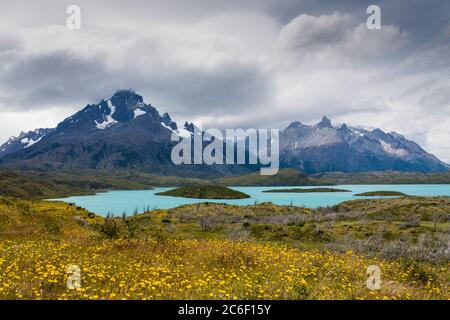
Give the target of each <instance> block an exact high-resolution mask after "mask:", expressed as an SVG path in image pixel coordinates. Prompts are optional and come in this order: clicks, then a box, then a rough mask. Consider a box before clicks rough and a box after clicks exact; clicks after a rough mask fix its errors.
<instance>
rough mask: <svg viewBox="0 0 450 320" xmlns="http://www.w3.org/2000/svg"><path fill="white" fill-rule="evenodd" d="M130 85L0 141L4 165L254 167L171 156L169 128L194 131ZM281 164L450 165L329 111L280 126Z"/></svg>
mask: <svg viewBox="0 0 450 320" xmlns="http://www.w3.org/2000/svg"><path fill="white" fill-rule="evenodd" d="M194 127H195V125H194V124H193V123H188V122H187V121H186V122H185V123H184V125H183V126H182V127H179V126H178V125H177V123H176V122H174V121H172V119H171V117H170V115H169V114H168V113H164V114H163V115H161V114H160V113H159V112H158V110H157V109H156V108H155V107H153V106H152V105H151V104H146V103H145V102H144V99H143V98H142V96H141V95H139V94H137V93H136V92H135V91H133V90H132V89H127V90H119V91H117V92H116V93H114V95H113V96H112V97H111V98H109V99H102V100H101V101H100V102H99V103H97V104H88V105H86V106H85V107H84V108H83V109H81V110H80V111H78V112H76V113H74V114H73V115H72V116H70V117H68V118H66V119H64V120H63V121H61V122H60V123H59V124H58V125H57V126H56V127H55V128H50V129H37V130H35V131H30V132H27V133H21V134H20V135H19V136H18V137H15V138H11V139H10V140H8V141H7V142H6V143H5V144H3V145H2V146H0V165H1V166H5V167H7V168H10V169H32V170H35V169H37V170H59V169H62V170H67V169H69V170H72V169H102V170H105V169H106V170H113V169H133V170H144V171H148V172H155V173H157V174H181V175H188V174H191V173H193V174H194V175H195V176H197V175H199V174H201V175H202V174H204V175H206V176H208V175H211V176H213V177H218V176H227V175H240V174H249V173H251V172H254V171H255V170H257V169H258V167H257V166H245V165H212V166H208V165H182V166H175V165H174V164H173V163H172V162H171V150H172V148H173V146H174V144H175V143H174V142H173V141H171V135H172V134H173V133H175V134H176V135H178V136H179V137H189V136H192V135H193V132H194ZM280 167H281V168H294V169H296V170H298V171H301V172H303V173H306V174H318V173H324V172H368V171H385V170H395V171H405V172H445V171H449V168H450V167H449V166H448V165H447V164H445V163H443V162H442V161H440V160H439V159H438V158H436V157H435V156H433V155H432V154H429V153H427V152H426V151H425V150H424V149H422V148H421V147H420V146H419V145H418V144H417V143H415V142H413V141H410V140H408V139H406V138H405V137H404V136H402V135H400V134H398V133H395V132H390V133H386V132H384V131H382V130H381V129H362V128H357V127H352V126H348V125H347V124H345V123H344V124H342V125H340V126H333V124H332V122H331V120H330V119H329V118H327V117H326V116H324V117H323V118H322V119H321V121H320V122H318V123H316V124H312V125H307V124H303V123H302V122H300V121H293V122H291V123H290V124H289V125H288V126H287V127H286V128H285V129H284V130H282V131H281V132H280Z"/></svg>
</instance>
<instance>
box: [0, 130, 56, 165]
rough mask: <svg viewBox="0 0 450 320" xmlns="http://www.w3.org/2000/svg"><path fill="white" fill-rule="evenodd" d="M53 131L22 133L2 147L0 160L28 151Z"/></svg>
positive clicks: (0, 147) (0, 148)
mask: <svg viewBox="0 0 450 320" xmlns="http://www.w3.org/2000/svg"><path fill="white" fill-rule="evenodd" d="M52 131H53V129H44V128H40V129H36V130H34V131H29V132H26V133H25V132H21V133H20V134H19V136H17V137H11V138H10V139H9V140H8V141H6V142H5V143H4V144H2V145H1V146H0V158H2V157H5V156H7V155H8V154H12V153H14V152H17V151H20V150H23V149H27V148H29V147H31V146H32V145H34V144H35V143H38V142H39V141H41V140H42V138H44V137H45V136H46V135H48V134H49V133H50V132H52Z"/></svg>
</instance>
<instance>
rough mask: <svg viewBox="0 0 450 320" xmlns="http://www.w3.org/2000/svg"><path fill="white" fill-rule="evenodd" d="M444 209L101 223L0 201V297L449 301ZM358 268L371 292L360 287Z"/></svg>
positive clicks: (74, 213)
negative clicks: (377, 283) (374, 282)
mask: <svg viewBox="0 0 450 320" xmlns="http://www.w3.org/2000/svg"><path fill="white" fill-rule="evenodd" d="M449 208H450V198H449V197H402V198H390V199H364V200H354V201H348V202H345V203H343V204H341V205H338V206H334V207H326V208H318V209H309V208H302V207H294V206H277V205H274V204H271V203H263V204H257V205H250V206H233V205H226V204H212V203H203V204H193V205H185V206H181V207H178V208H175V209H167V210H153V211H150V212H147V213H144V214H139V215H133V216H126V215H123V216H122V217H107V218H103V217H99V216H96V215H94V214H92V213H90V212H87V211H86V210H83V209H81V208H78V207H76V206H74V205H69V204H65V203H57V202H56V203H55V202H46V201H31V200H18V199H13V198H5V197H0V299H449V298H450V292H449V291H448V290H449V289H448V279H450V270H449V267H448V266H449V255H448V252H449V251H448V250H449V248H448V243H449V240H450V238H449V237H450V211H449ZM70 265H76V266H78V267H79V268H80V270H81V288H80V289H78V290H70V289H68V288H67V286H66V282H67V277H68V274H67V267H68V266H70ZM369 265H378V266H380V268H381V271H382V285H381V289H380V290H370V289H368V288H367V287H366V285H365V283H366V280H367V275H366V269H367V267H368V266H369Z"/></svg>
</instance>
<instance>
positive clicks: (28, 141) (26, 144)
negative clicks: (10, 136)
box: [20, 136, 44, 149]
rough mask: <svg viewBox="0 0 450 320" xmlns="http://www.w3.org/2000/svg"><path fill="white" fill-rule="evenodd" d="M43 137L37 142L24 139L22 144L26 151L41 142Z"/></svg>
mask: <svg viewBox="0 0 450 320" xmlns="http://www.w3.org/2000/svg"><path fill="white" fill-rule="evenodd" d="M43 137H44V136H42V137H40V138H39V139H36V140H33V139H30V138H23V139H22V140H20V142H21V143H22V144H23V145H24V147H25V149H27V148H29V147H31V146H32V145H33V144H36V143H38V142H39V141H41V140H42V138H43Z"/></svg>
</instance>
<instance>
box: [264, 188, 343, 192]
mask: <svg viewBox="0 0 450 320" xmlns="http://www.w3.org/2000/svg"><path fill="white" fill-rule="evenodd" d="M263 192H272V193H314V192H351V191H350V190H345V189H338V188H304V189H302V188H294V189H270V190H264V191H263Z"/></svg>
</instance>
